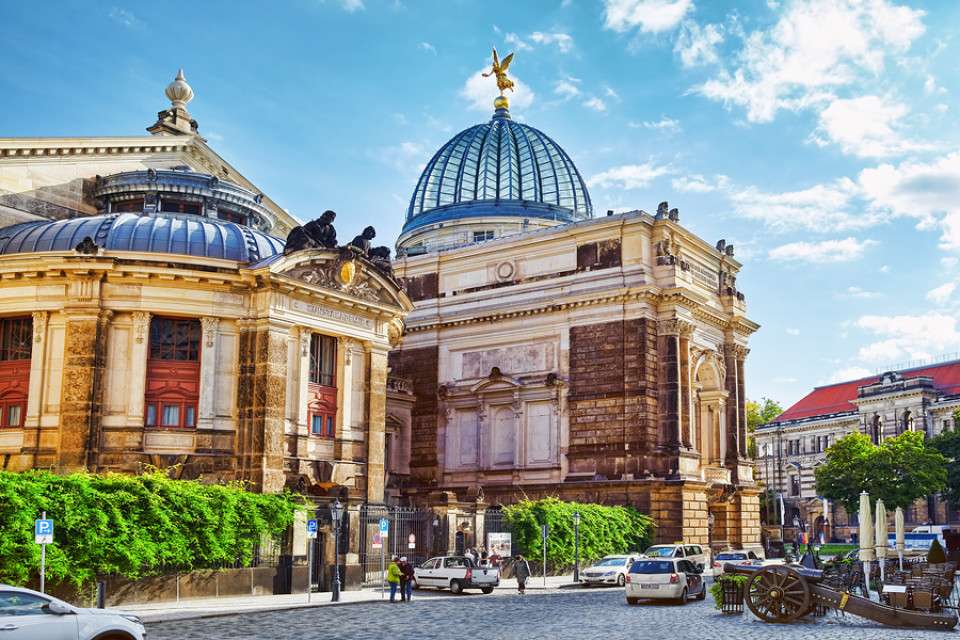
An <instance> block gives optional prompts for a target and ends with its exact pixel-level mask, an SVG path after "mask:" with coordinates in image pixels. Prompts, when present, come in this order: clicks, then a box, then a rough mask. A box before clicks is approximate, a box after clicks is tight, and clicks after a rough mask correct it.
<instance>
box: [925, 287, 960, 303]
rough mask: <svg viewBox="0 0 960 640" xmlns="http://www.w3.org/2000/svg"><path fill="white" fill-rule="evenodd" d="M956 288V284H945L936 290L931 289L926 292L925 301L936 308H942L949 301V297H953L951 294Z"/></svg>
mask: <svg viewBox="0 0 960 640" xmlns="http://www.w3.org/2000/svg"><path fill="white" fill-rule="evenodd" d="M956 288H957V283H956V282H947V283H946V284H942V285H940V286H939V287H937V288H936V289H931V290H930V291H928V292H927V300H929V301H930V302H932V303H934V304H935V305H937V306H943V305H944V304H946V303H947V302H949V301H950V296H951V295H953V292H954V290H955V289H956Z"/></svg>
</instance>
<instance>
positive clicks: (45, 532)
mask: <svg viewBox="0 0 960 640" xmlns="http://www.w3.org/2000/svg"><path fill="white" fill-rule="evenodd" d="M33 533H34V535H38V536H52V535H53V520H37V521H36V523H35V525H34V530H33Z"/></svg>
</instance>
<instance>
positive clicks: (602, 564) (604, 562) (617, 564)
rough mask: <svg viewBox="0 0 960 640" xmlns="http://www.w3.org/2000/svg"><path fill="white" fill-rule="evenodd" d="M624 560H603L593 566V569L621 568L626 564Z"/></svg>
mask: <svg viewBox="0 0 960 640" xmlns="http://www.w3.org/2000/svg"><path fill="white" fill-rule="evenodd" d="M626 562H627V559H626V558H604V559H603V560H601V561H600V562H598V563H597V564H595V565H593V566H595V567H622V566H623V565H624V564H626Z"/></svg>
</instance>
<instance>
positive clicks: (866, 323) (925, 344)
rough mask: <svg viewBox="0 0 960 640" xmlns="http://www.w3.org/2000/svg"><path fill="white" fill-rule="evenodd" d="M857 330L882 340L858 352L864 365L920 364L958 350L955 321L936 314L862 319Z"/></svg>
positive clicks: (934, 312)
mask: <svg viewBox="0 0 960 640" xmlns="http://www.w3.org/2000/svg"><path fill="white" fill-rule="evenodd" d="M856 324H857V326H858V327H860V328H861V329H864V330H866V331H869V332H872V333H874V334H876V335H877V336H879V337H881V338H883V339H882V340H880V341H878V342H875V343H873V344H870V345H867V346H865V347H863V348H861V349H860V358H862V359H863V360H865V361H868V362H892V361H895V360H903V359H907V360H924V359H927V358H930V357H931V355H932V354H935V353H943V352H945V351H954V350H956V349H957V348H958V347H960V333H958V332H957V329H956V324H957V319H956V318H955V317H953V316H949V315H945V314H942V313H939V312H937V311H928V312H927V313H925V314H923V315H920V316H863V317H862V318H860V319H859V320H858V321H857V323H856Z"/></svg>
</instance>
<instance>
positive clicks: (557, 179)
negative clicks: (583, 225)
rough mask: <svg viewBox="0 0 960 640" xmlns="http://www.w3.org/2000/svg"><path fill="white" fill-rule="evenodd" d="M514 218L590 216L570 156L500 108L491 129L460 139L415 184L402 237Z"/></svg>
mask: <svg viewBox="0 0 960 640" xmlns="http://www.w3.org/2000/svg"><path fill="white" fill-rule="evenodd" d="M484 216H514V217H519V218H540V219H546V220H551V221H556V222H577V221H580V220H588V219H590V218H592V217H593V205H592V204H591V203H590V195H589V194H588V193H587V187H586V185H585V184H584V181H583V178H582V177H581V176H580V173H579V172H578V171H577V168H576V166H574V164H573V161H572V160H570V156H568V155H567V153H566V152H565V151H564V150H563V149H562V148H561V147H560V145H558V144H557V143H556V142H554V141H553V140H552V139H551V138H549V137H548V136H547V135H546V134H544V133H543V132H542V131H539V130H538V129H534V128H533V127H530V126H527V125H525V124H520V123H517V122H514V121H513V120H511V119H510V114H509V112H508V111H507V110H506V109H505V108H498V109H497V112H496V114H495V115H494V117H493V119H492V120H490V122H487V123H484V124H478V125H476V126H474V127H470V128H469V129H467V130H465V131H462V132H460V133H458V134H457V135H456V136H454V137H453V138H452V139H451V140H450V141H449V142H447V143H446V144H445V145H443V147H441V148H440V150H439V151H437V153H436V154H435V155H434V156H433V158H432V159H431V160H430V162H429V163H427V167H426V169H424V171H423V174H422V175H421V176H420V180H419V182H417V188H416V190H415V191H414V193H413V198H412V199H411V200H410V207H409V208H408V209H407V218H406V219H407V221H406V224H405V225H404V227H403V233H407V232H409V231H411V230H413V229H416V228H418V227H422V226H426V225H430V224H435V223H438V222H443V221H446V220H458V219H463V218H476V217H484Z"/></svg>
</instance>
